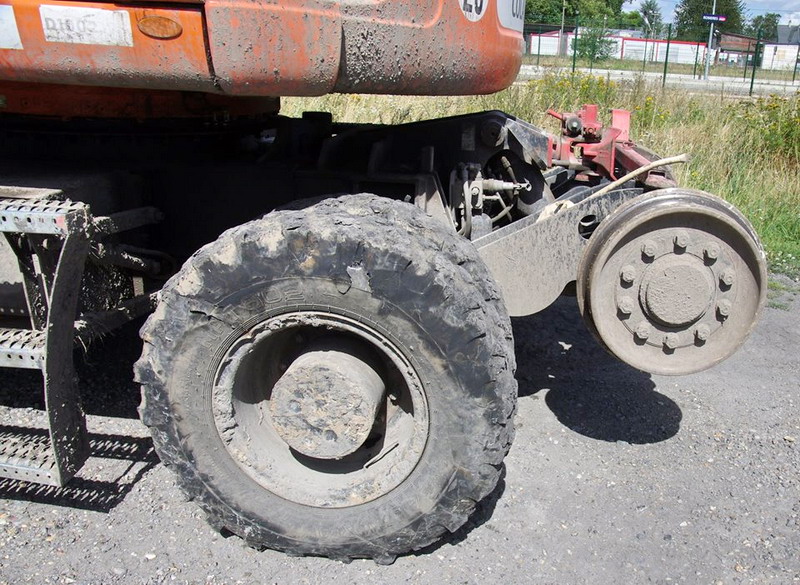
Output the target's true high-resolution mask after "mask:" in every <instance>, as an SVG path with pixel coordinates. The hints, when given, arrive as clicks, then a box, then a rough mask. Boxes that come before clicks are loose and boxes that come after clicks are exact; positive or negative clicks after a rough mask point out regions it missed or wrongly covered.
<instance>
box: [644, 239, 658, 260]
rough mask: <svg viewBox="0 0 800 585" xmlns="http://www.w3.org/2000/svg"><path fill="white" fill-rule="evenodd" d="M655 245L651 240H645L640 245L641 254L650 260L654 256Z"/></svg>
mask: <svg viewBox="0 0 800 585" xmlns="http://www.w3.org/2000/svg"><path fill="white" fill-rule="evenodd" d="M656 249H657V248H656V243H655V242H654V241H653V240H647V241H646V242H645V243H644V244H642V254H643V255H644V256H645V257H647V258H652V257H653V256H655V255H656Z"/></svg>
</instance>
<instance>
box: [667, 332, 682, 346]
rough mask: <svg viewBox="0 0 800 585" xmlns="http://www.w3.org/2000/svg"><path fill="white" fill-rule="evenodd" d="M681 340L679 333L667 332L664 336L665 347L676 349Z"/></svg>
mask: <svg viewBox="0 0 800 585" xmlns="http://www.w3.org/2000/svg"><path fill="white" fill-rule="evenodd" d="M679 342H680V338H679V337H678V334H677V333H667V334H666V335H665V336H664V347H666V348H667V349H676V348H677V347H678V343H679Z"/></svg>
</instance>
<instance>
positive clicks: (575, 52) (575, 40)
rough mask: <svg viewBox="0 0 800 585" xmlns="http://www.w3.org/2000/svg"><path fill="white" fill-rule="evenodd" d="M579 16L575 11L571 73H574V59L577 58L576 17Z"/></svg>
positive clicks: (577, 23)
mask: <svg viewBox="0 0 800 585" xmlns="http://www.w3.org/2000/svg"><path fill="white" fill-rule="evenodd" d="M579 18H580V13H579V12H576V13H575V33H574V35H573V37H572V73H573V75H574V74H575V60H576V59H577V58H578V26H579V25H580V22H579V21H578V19H579Z"/></svg>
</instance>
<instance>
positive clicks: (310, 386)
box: [270, 350, 385, 459]
mask: <svg viewBox="0 0 800 585" xmlns="http://www.w3.org/2000/svg"><path fill="white" fill-rule="evenodd" d="M384 391H385V385H384V382H383V380H382V379H381V377H380V375H379V374H378V373H377V372H376V371H375V369H374V368H373V367H372V366H370V365H369V364H368V363H366V362H365V361H364V360H362V359H360V358H359V357H356V356H355V355H351V354H350V353H346V352H343V351H335V350H331V351H310V352H308V353H305V354H303V355H301V356H300V357H298V358H297V359H296V360H294V362H292V364H291V365H290V366H289V368H288V369H287V370H286V372H285V373H284V374H283V376H281V378H280V379H279V380H278V381H277V382H276V383H275V386H274V387H273V390H272V400H271V401H270V409H271V411H272V422H273V425H274V427H275V431H276V432H277V433H278V435H280V437H281V438H282V439H283V440H284V441H285V442H286V444H287V445H289V446H290V447H291V448H292V449H295V450H296V451H299V452H300V453H302V454H303V455H307V456H309V457H316V458H319V459H340V458H342V457H344V456H345V455H350V454H351V453H355V452H356V451H357V450H358V448H359V447H361V445H363V444H364V441H366V440H367V437H369V434H370V431H371V430H372V427H373V425H374V423H375V416H376V414H377V412H378V407H379V406H380V404H381V401H382V399H383V394H384Z"/></svg>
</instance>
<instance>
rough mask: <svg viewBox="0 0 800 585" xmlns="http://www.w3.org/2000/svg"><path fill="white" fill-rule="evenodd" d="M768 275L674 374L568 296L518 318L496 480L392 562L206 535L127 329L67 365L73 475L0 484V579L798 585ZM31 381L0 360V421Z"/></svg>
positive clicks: (791, 318) (792, 303)
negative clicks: (729, 337) (739, 335)
mask: <svg viewBox="0 0 800 585" xmlns="http://www.w3.org/2000/svg"><path fill="white" fill-rule="evenodd" d="M781 282H782V283H783V284H782V285H780V286H778V287H776V288H775V289H774V290H773V295H774V298H772V300H771V303H770V304H771V305H772V307H770V308H767V309H766V310H765V313H764V316H763V318H762V320H761V323H760V325H759V327H758V328H757V329H756V331H755V332H754V334H753V335H752V337H751V338H750V340H749V341H748V342H747V344H746V345H745V347H744V348H743V349H742V350H740V351H739V352H738V353H737V354H736V355H735V356H734V357H733V358H731V359H729V360H728V361H727V362H725V363H724V364H722V365H721V366H719V367H717V368H716V369H714V370H712V371H709V372H703V373H700V374H696V375H693V376H687V377H682V378H668V377H661V376H650V375H647V374H643V373H641V372H638V371H636V370H633V369H631V368H629V367H627V366H625V365H623V364H621V363H618V362H616V361H615V360H613V359H612V358H610V357H608V356H607V355H606V354H605V353H604V352H603V350H601V349H600V348H599V347H598V346H597V345H596V344H595V342H594V341H593V340H592V339H591V337H590V336H589V334H588V333H587V332H586V330H585V328H584V326H583V324H582V322H581V321H580V318H579V316H578V314H577V311H576V309H575V307H574V300H571V299H563V300H562V301H560V302H559V303H557V304H556V305H554V306H553V307H551V308H550V309H548V310H547V311H545V312H542V313H540V314H538V315H535V316H532V317H528V318H525V319H519V320H517V321H515V323H514V332H515V335H516V339H517V354H518V360H519V362H520V368H519V372H518V378H519V381H520V394H521V397H520V402H519V414H518V417H517V428H518V431H517V437H516V441H515V444H514V446H513V447H512V449H511V453H510V454H509V456H508V458H507V459H506V472H505V476H504V479H503V481H501V483H500V485H498V488H497V489H496V490H495V492H494V493H493V494H492V495H491V496H490V497H489V498H488V499H487V501H485V502H483V503H482V505H481V506H480V508H479V509H478V510H477V512H476V513H475V514H474V515H473V517H472V518H471V519H470V521H469V523H468V524H467V526H466V527H464V528H463V529H461V530H459V531H458V532H456V533H455V534H453V535H451V536H450V537H449V538H447V539H446V540H444V541H442V542H440V543H438V544H437V545H435V546H432V547H430V548H428V549H426V550H424V551H420V552H419V553H417V554H413V555H409V556H405V557H401V558H399V559H398V560H397V561H396V562H395V563H394V564H393V565H391V566H388V567H384V566H378V565H376V564H374V563H373V562H372V561H355V562H353V563H351V564H347V565H346V564H342V563H339V562H334V561H329V560H326V559H319V558H291V557H288V556H286V555H283V554H280V553H276V552H273V551H264V552H257V551H255V550H252V549H250V548H248V547H247V546H245V545H244V544H243V543H242V542H241V541H240V540H239V539H237V538H227V539H226V538H224V537H223V536H220V535H218V534H216V533H215V532H214V531H213V530H212V529H211V528H209V527H208V526H207V525H206V524H205V522H204V520H203V516H202V513H201V512H200V511H199V510H198V509H197V508H196V507H195V505H194V504H192V503H190V502H185V501H184V500H183V499H182V498H181V495H180V493H179V491H178V489H177V488H176V486H175V484H174V481H173V478H172V475H171V474H170V473H169V472H168V471H167V470H166V469H164V467H163V466H162V465H160V464H159V462H158V459H157V457H156V456H155V454H154V453H153V451H152V444H151V442H150V440H149V438H148V437H147V432H146V430H145V429H144V428H143V426H142V425H141V424H140V423H139V422H138V420H137V419H136V406H137V403H138V389H137V388H136V386H135V384H133V383H132V382H131V380H130V377H131V376H130V364H131V363H132V360H133V359H134V358H135V357H136V355H137V353H138V349H137V347H136V342H135V341H136V338H135V328H134V327H131V328H129V329H127V330H125V331H122V332H121V333H119V334H117V335H115V336H113V337H110V338H108V339H107V340H105V342H104V343H103V344H102V345H101V346H100V347H98V348H96V350H95V351H94V352H93V353H91V354H90V357H89V361H88V363H87V364H85V365H84V366H82V367H81V374H82V376H83V380H85V382H84V383H83V384H84V388H85V390H84V391H85V395H86V396H87V411H88V413H89V414H90V416H89V427H90V431H91V432H92V446H93V453H94V456H93V457H92V458H91V459H90V460H89V464H88V465H87V467H86V468H84V469H83V470H82V471H81V472H80V474H79V477H78V478H77V479H76V480H74V482H73V483H72V484H71V485H70V487H68V488H65V489H54V488H45V487H42V486H33V485H28V484H23V483H15V482H12V481H8V480H0V583H2V584H17V583H37V584H42V583H85V584H90V583H91V584H113V583H124V584H139V583H142V584H144V583H147V584H151V583H152V584H157V583H158V584H160V583H208V584H222V583H225V584H256V583H258V584H262V583H263V584H270V583H280V584H283V583H329V582H336V583H342V584H343V583H386V584H394V583H464V584H471V583H476V584H477V583H481V584H485V583H537V584H547V583H553V584H559V585H563V584H577V583H593V584H596V583H680V582H684V583H709V584H716V583H724V584H728V583H775V584H785V583H793V582H797V583H800V552H799V551H800V477H798V474H799V473H800V395H798V388H800V360H799V359H798V354H797V352H798V347H800V300H798V299H800V297H798V296H797V287H796V285H794V284H793V283H791V282H790V281H785V280H784V281H781ZM123 354H124V355H123ZM37 376H38V374H32V373H30V372H0V388H2V389H1V390H0V405H4V406H2V407H0V427H2V426H24V425H29V424H34V425H35V424H41V423H42V419H41V411H40V410H39V409H40V408H41V404H40V402H41V399H40V397H39V395H40V390H39V380H38V379H37ZM37 401H38V403H37Z"/></svg>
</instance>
